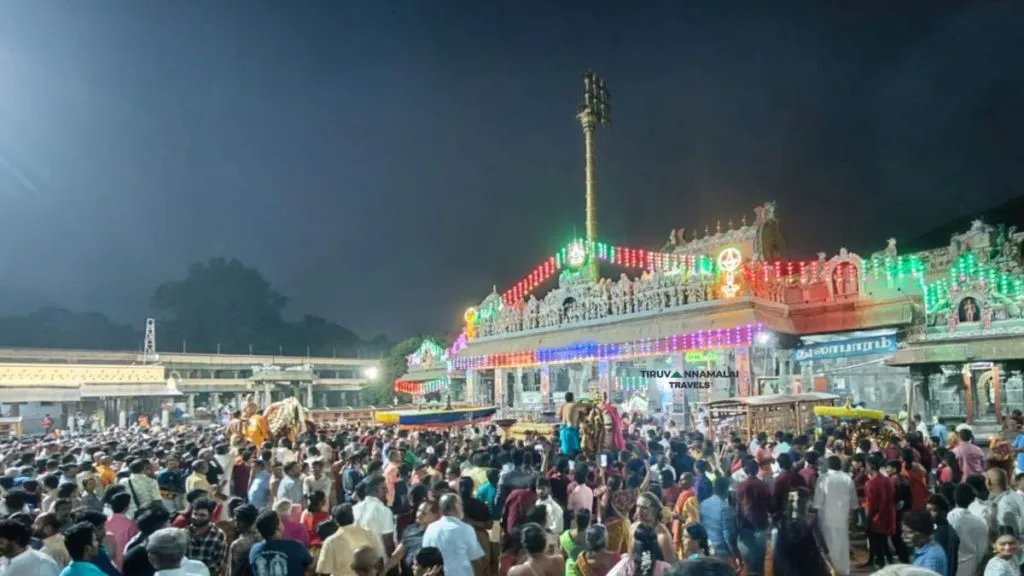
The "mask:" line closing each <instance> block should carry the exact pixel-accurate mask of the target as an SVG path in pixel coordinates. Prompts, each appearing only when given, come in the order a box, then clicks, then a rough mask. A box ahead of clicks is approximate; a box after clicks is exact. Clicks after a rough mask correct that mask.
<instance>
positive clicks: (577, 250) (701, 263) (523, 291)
mask: <svg viewBox="0 0 1024 576" xmlns="http://www.w3.org/2000/svg"><path fill="white" fill-rule="evenodd" d="M588 258H597V259H598V260H600V261H602V262H608V263H609V264H614V265H616V266H619V267H622V268H634V269H645V270H663V271H674V270H679V271H680V273H683V274H713V273H714V272H715V262H714V259H713V258H710V257H708V256H703V255H699V256H694V255H689V254H672V253H665V252H653V251H650V250H638V249H635V248H625V247H622V246H610V245H608V244H605V243H604V242H587V241H586V240H573V241H572V242H570V243H568V244H566V245H565V247H563V248H562V249H561V250H559V251H558V252H556V253H555V255H554V256H552V257H550V258H548V259H547V260H545V261H544V262H542V263H541V264H540V265H539V266H537V267H536V268H534V269H533V271H532V272H530V273H529V274H527V275H526V276H525V277H524V278H523V279H522V280H520V281H519V282H516V283H515V284H514V285H513V286H512V287H511V288H509V289H508V290H506V291H505V292H503V293H502V295H501V299H502V301H503V302H504V303H505V304H512V303H514V302H518V301H519V300H521V299H523V298H525V297H527V296H529V295H530V294H531V293H532V292H533V291H534V290H535V289H536V288H537V287H538V286H540V285H541V284H543V283H544V282H546V281H547V280H548V279H550V278H551V277H552V276H554V275H555V274H557V273H558V272H559V271H561V270H563V269H570V270H577V269H579V268H580V267H582V266H583V264H585V263H586V261H587V259H588Z"/></svg>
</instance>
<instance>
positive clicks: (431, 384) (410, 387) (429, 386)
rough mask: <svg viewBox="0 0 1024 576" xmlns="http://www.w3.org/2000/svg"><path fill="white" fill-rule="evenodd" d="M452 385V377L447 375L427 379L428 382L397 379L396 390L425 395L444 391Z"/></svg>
mask: <svg viewBox="0 0 1024 576" xmlns="http://www.w3.org/2000/svg"><path fill="white" fill-rule="evenodd" d="M450 385H451V378H449V377H447V376H445V377H444V378H436V379H434V380H427V381H426V382H409V381H405V380H395V386H394V388H395V392H399V393H401V394H410V395H412V396H423V395H425V394H434V393H437V392H443V391H444V390H446V389H447V388H448V387H449V386H450Z"/></svg>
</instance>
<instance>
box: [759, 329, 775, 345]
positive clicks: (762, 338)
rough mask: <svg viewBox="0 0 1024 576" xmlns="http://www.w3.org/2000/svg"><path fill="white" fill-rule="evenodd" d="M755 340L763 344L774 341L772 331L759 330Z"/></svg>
mask: <svg viewBox="0 0 1024 576" xmlns="http://www.w3.org/2000/svg"><path fill="white" fill-rule="evenodd" d="M755 340H756V342H757V343H758V344H760V345H761V346H766V345H767V344H769V343H770V342H771V341H772V334H771V332H758V333H757V337H756V338H755Z"/></svg>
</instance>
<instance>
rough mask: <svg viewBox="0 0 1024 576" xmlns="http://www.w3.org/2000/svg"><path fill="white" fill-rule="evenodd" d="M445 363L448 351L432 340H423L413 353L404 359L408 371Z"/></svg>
mask: <svg viewBox="0 0 1024 576" xmlns="http://www.w3.org/2000/svg"><path fill="white" fill-rule="evenodd" d="M447 361H448V351H447V350H445V349H444V348H442V347H441V346H438V344H437V343H436V342H434V341H433V340H424V341H423V343H422V344H420V347H419V348H417V349H416V351H415V352H413V353H412V354H409V355H408V356H406V357H405V365H406V367H407V368H408V369H409V370H416V369H417V368H422V367H429V366H433V365H437V364H444V363H446V362H447Z"/></svg>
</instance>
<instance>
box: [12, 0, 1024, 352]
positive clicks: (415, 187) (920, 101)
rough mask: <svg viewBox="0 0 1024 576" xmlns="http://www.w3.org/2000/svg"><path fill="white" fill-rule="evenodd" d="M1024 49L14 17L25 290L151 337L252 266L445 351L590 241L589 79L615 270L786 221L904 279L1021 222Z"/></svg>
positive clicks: (563, 21) (376, 328) (359, 21)
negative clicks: (159, 319)
mask: <svg viewBox="0 0 1024 576" xmlns="http://www.w3.org/2000/svg"><path fill="white" fill-rule="evenodd" d="M640 7H642V9H641V8H640ZM1021 30H1024V2H1017V1H1013V2H1011V1H986V0H977V1H973V2H961V1H958V2H941V1H930V2H925V1H918V2H895V1H892V0H885V1H858V2H851V1H834V2H824V1H821V0H817V1H814V2H765V1H764V0H754V1H750V2H728V1H723V0H713V1H712V0H701V1H681V0H668V1H664V2H658V1H647V2H639V3H638V2H618V3H612V2H605V3H601V2H592V3H578V4H576V3H573V2H568V1H562V0H559V1H558V2H552V1H551V0H543V1H541V0H538V1H532V0H514V1H513V0H508V1H503V0H487V1H474V0H466V1H463V2H446V1H442V0H429V1H424V0H407V1H384V0H369V1H365V2H349V1H345V0H334V1H324V2H315V1H312V0H305V1H296V0H291V1H278V2H273V3H270V2H259V1H257V0H237V1H232V0H218V1H211V0H207V1H199V0H185V1H182V0H174V1H170V0H168V1H158V0H146V1H142V2H140V1H128V0H124V1H113V0H109V1H107V0H87V1H83V0H67V1H56V0H52V1H51V0H32V1H25V0H0V274H2V277H0V288H2V290H3V292H0V293H2V294H6V295H7V298H8V302H6V305H7V307H8V308H9V307H10V306H12V305H13V303H19V304H20V305H24V306H28V305H30V304H35V303H43V302H46V303H57V304H61V305H64V306H67V307H69V308H71V309H74V310H99V311H102V312H105V313H107V314H109V315H110V316H111V317H113V318H115V319H117V320H119V321H124V322H132V323H133V324H136V325H138V326H140V327H141V325H142V322H143V319H144V318H145V316H146V314H147V312H148V302H149V297H150V295H151V294H152V291H153V289H154V288H155V287H156V286H157V285H158V284H159V283H161V282H163V281H165V280H168V279H172V278H178V277H181V276H183V275H184V272H185V269H186V267H187V265H188V264H189V263H191V262H194V261H197V260H204V259H206V258H209V257H212V256H220V255H223V256H236V257H238V258H240V259H242V260H243V261H244V262H245V263H247V264H249V265H251V266H254V267H256V268H259V269H260V270H261V271H262V272H263V273H264V274H265V275H266V276H267V277H268V279H270V280H271V281H272V282H273V283H274V284H275V285H276V286H277V287H278V288H279V289H280V290H281V291H282V292H283V293H284V294H286V295H288V296H289V297H291V298H292V304H291V306H290V308H289V312H290V313H291V314H299V313H313V314H320V315H323V316H325V317H328V318H330V319H332V320H334V321H337V322H338V323H340V324H342V325H344V326H347V327H349V328H351V329H352V330H355V331H356V332H357V333H360V334H362V335H365V336H372V335H374V334H378V333H385V334H387V335H388V336H390V337H392V338H396V339H397V338H402V337H404V336H406V335H409V334H411V333H416V332H440V333H444V332H448V331H451V330H452V329H453V328H455V327H456V325H457V324H458V323H459V320H460V318H461V315H462V312H463V310H465V308H466V307H467V306H470V305H473V304H476V303H478V302H479V300H480V299H482V298H483V297H484V296H486V295H487V293H488V292H489V291H490V289H491V286H492V285H495V284H496V285H497V286H498V289H499V290H501V289H502V288H503V287H507V286H508V285H509V284H511V283H513V282H514V281H516V280H518V279H519V278H520V277H521V276H522V275H523V274H525V273H526V272H528V271H529V270H531V269H532V268H533V267H534V266H535V265H536V264H537V263H538V262H539V261H541V260H542V259H544V258H545V257H547V256H548V255H550V254H551V253H553V251H554V250H555V249H556V248H557V247H559V246H561V245H562V244H564V243H565V242H566V241H567V240H568V239H570V238H572V237H573V235H574V233H578V234H582V232H583V218H584V212H583V208H584V202H583V190H584V188H583V177H584V174H583V150H582V135H581V132H580V128H579V124H578V122H577V120H576V119H575V112H576V107H577V104H578V102H579V91H580V74H581V73H582V72H584V71H585V70H586V69H587V68H593V69H594V70H596V71H597V72H598V73H600V74H601V75H603V76H604V77H605V78H606V80H607V82H608V86H609V89H610V91H611V94H612V116H613V125H612V126H611V127H610V128H609V129H607V130H603V131H600V132H599V133H598V135H597V139H598V149H597V159H598V175H597V185H598V207H599V217H600V228H601V236H602V237H603V238H604V239H606V240H607V241H609V242H612V243H615V244H619V245H627V246H636V247H647V248H655V247H660V246H661V245H662V244H664V242H665V239H666V238H667V236H668V231H669V230H670V229H672V228H678V227H686V228H688V229H690V230H695V229H700V230H703V229H704V226H705V225H710V226H711V228H712V229H714V227H715V222H716V221H717V220H719V219H720V220H721V221H722V223H723V225H724V224H725V223H726V222H728V220H730V219H732V220H734V221H735V222H736V223H737V224H738V223H739V221H740V218H741V217H742V216H743V215H747V216H748V218H750V219H752V217H753V214H752V212H751V209H752V208H753V206H754V205H755V204H758V203H760V202H762V201H764V200H771V199H773V200H776V201H777V202H778V208H777V214H778V215H779V217H780V219H781V220H782V221H783V232H784V234H785V235H786V238H787V241H788V243H789V246H790V249H791V256H808V255H812V254H814V253H815V252H818V251H819V250H826V251H828V252H830V253H833V252H835V251H836V250H837V249H838V248H839V247H840V246H847V247H850V248H851V249H860V250H863V251H865V252H869V251H872V250H879V249H881V248H883V247H884V245H885V239H886V238H887V237H889V236H896V237H897V238H910V237H913V236H914V235H916V234H919V233H921V232H922V231H924V230H926V229H928V228H931V227H932V226H934V225H937V224H940V223H942V222H943V221H945V220H948V219H950V218H952V217H954V216H959V215H962V214H964V213H967V212H972V211H974V210H978V209H980V208H984V207H987V206H988V205H990V204H994V203H997V202H1000V201H1003V200H1005V199H1007V198H1010V197H1013V196H1015V195H1018V194H1021V193H1024V190H1022V188H1021V182H1024V144H1022V142H1024V113H1022V110H1024V68H1022V67H1021V62H1022V61H1024V33H1021ZM1018 224H1020V223H1018Z"/></svg>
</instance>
